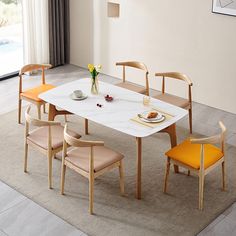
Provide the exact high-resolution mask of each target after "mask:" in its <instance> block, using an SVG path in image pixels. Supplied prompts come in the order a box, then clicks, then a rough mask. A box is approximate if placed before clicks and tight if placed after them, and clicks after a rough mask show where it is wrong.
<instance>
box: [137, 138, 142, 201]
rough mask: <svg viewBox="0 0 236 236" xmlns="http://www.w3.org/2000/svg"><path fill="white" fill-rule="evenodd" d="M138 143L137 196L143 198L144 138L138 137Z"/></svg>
mask: <svg viewBox="0 0 236 236" xmlns="http://www.w3.org/2000/svg"><path fill="white" fill-rule="evenodd" d="M136 145H137V176H136V178H137V179H136V198H137V199H141V181H142V178H141V177H142V138H138V137H137V138H136Z"/></svg>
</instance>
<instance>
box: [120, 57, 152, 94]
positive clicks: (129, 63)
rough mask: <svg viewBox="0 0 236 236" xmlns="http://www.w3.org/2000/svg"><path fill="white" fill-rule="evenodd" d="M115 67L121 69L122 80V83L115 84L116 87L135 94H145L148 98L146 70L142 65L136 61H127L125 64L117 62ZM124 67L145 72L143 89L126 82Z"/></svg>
mask: <svg viewBox="0 0 236 236" xmlns="http://www.w3.org/2000/svg"><path fill="white" fill-rule="evenodd" d="M116 65H117V66H122V67H123V78H122V79H123V81H122V82H121V83H118V84H116V85H117V86H119V87H122V88H126V89H129V90H132V91H134V92H137V93H141V94H146V95H147V96H149V81H148V69H147V67H146V65H145V64H144V63H141V62H138V61H127V62H117V63H116ZM126 67H132V68H136V69H139V70H143V71H144V72H145V77H144V79H145V84H146V86H145V87H143V86H141V85H137V84H134V83H131V82H128V81H126Z"/></svg>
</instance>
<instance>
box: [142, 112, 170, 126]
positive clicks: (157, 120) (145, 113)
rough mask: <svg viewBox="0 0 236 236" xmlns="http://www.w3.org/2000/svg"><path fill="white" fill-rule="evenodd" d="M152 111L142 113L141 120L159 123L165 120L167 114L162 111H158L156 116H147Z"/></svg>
mask: <svg viewBox="0 0 236 236" xmlns="http://www.w3.org/2000/svg"><path fill="white" fill-rule="evenodd" d="M149 113H150V111H145V112H143V113H142V114H141V117H139V119H140V120H142V121H144V122H147V123H159V122H162V121H164V120H165V118H166V117H165V116H164V115H163V114H161V113H158V115H157V117H155V118H147V116H148V114H149Z"/></svg>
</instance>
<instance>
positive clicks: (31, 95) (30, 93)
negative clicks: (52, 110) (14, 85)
mask: <svg viewBox="0 0 236 236" xmlns="http://www.w3.org/2000/svg"><path fill="white" fill-rule="evenodd" d="M53 88H55V86H53V85H51V84H42V85H40V86H38V87H35V88H32V89H28V90H26V91H24V92H22V93H21V94H20V95H21V96H22V97H26V98H28V99H31V100H34V101H37V102H41V101H42V99H40V98H39V97H38V95H39V94H40V93H43V92H46V91H48V90H50V89H53Z"/></svg>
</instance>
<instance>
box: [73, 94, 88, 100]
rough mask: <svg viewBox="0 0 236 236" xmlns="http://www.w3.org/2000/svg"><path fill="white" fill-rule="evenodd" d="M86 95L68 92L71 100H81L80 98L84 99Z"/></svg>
mask: <svg viewBox="0 0 236 236" xmlns="http://www.w3.org/2000/svg"><path fill="white" fill-rule="evenodd" d="M87 97H88V96H87V95H85V94H83V95H82V96H81V97H76V96H75V94H74V93H72V94H70V98H71V99H72V100H77V101H81V100H84V99H86V98H87Z"/></svg>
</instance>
